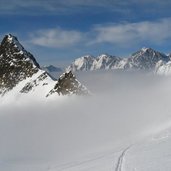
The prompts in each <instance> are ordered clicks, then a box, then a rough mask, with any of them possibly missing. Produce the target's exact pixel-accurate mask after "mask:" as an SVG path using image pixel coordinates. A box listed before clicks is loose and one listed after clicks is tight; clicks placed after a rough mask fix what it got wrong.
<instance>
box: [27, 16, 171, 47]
mask: <svg viewBox="0 0 171 171" xmlns="http://www.w3.org/2000/svg"><path fill="white" fill-rule="evenodd" d="M170 30H171V18H164V19H161V20H157V21H142V22H136V23H128V22H126V23H119V24H115V23H113V24H112V23H111V24H109V25H97V26H93V27H92V28H91V29H90V30H89V31H88V32H81V31H77V30H65V29H62V28H51V29H44V30H40V31H37V32H35V33H32V36H31V40H30V41H31V43H33V44H35V45H40V46H44V47H57V48H65V47H70V46H72V47H74V46H78V45H82V46H92V45H98V44H104V43H109V44H112V45H115V46H118V47H123V46H125V47H129V46H132V45H137V44H138V45H141V44H149V43H153V44H154V45H160V44H161V43H165V42H166V41H168V40H170V39H171V34H170Z"/></svg>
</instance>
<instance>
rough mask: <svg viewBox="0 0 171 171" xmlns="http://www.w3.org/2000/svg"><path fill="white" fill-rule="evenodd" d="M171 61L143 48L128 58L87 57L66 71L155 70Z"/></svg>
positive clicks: (167, 57)
mask: <svg viewBox="0 0 171 171" xmlns="http://www.w3.org/2000/svg"><path fill="white" fill-rule="evenodd" d="M160 61H162V62H163V63H164V64H165V63H167V62H169V61H170V56H169V55H165V54H164V53H161V52H158V51H155V50H153V49H151V48H142V49H140V50H139V51H137V52H135V53H133V54H132V55H131V56H130V57H128V58H121V57H116V56H112V55H108V54H102V55H99V56H97V57H94V56H91V55H86V56H82V57H80V58H77V59H75V61H74V62H72V64H71V65H69V66H68V67H67V68H66V71H70V70H71V71H93V70H153V71H154V70H155V68H156V66H158V65H159V64H158V63H159V62H160Z"/></svg>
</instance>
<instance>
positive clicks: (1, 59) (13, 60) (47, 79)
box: [0, 34, 75, 97]
mask: <svg viewBox="0 0 171 171" xmlns="http://www.w3.org/2000/svg"><path fill="white" fill-rule="evenodd" d="M0 68H1V70H0V83H1V84H0V94H1V95H4V94H6V93H8V94H11V93H13V94H21V93H25V94H26V93H33V94H36V93H39V94H41V95H42V96H44V97H46V95H47V94H48V93H49V91H50V90H52V89H53V88H54V86H55V85H56V84H57V80H55V79H53V78H52V77H51V75H50V74H49V73H48V72H46V71H44V70H42V69H40V66H39V64H38V62H37V61H36V59H35V58H34V56H33V55H32V54H31V53H29V52H27V51H26V50H25V49H24V47H23V46H22V45H21V44H20V43H19V41H18V39H17V38H16V37H15V36H13V35H11V34H9V35H6V36H5V37H4V39H3V40H2V43H1V45H0ZM51 68H52V67H51ZM74 78H75V77H74ZM66 84H70V82H69V81H68V82H67V83H66ZM73 84H74V83H73ZM62 86H63V85H62ZM65 86H66V85H65ZM62 88H63V90H64V89H66V87H62ZM67 92H68V93H69V94H74V93H75V91H74V92H72V90H70V91H67ZM58 94H60V93H58ZM61 94H63V93H61ZM65 94H67V93H65Z"/></svg>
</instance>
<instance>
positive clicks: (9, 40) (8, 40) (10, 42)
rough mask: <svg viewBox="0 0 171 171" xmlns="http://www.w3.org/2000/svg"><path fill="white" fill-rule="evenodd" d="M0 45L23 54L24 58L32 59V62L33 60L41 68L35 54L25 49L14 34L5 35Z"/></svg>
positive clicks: (11, 51) (9, 50)
mask: <svg viewBox="0 0 171 171" xmlns="http://www.w3.org/2000/svg"><path fill="white" fill-rule="evenodd" d="M0 46H1V48H5V50H6V51H8V52H9V53H15V54H20V55H23V56H24V58H27V60H29V59H30V62H32V63H33V64H34V65H35V66H36V67H38V68H40V66H39V64H38V62H37V61H36V59H35V58H34V56H33V55H32V54H31V53H30V52H28V51H26V50H25V49H24V47H23V46H22V45H21V43H20V42H19V41H18V39H17V37H16V36H13V35H12V34H8V35H5V37H4V38H3V40H2V42H1V45H0Z"/></svg>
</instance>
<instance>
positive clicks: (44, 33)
mask: <svg viewBox="0 0 171 171" xmlns="http://www.w3.org/2000/svg"><path fill="white" fill-rule="evenodd" d="M81 39H82V33H81V32H79V31H75V30H62V29H60V28H57V29H46V30H40V31H37V32H35V33H33V34H32V35H31V40H30V41H31V43H32V44H35V45H40V46H45V47H56V48H63V47H68V46H74V45H75V44H77V43H78V42H80V40H81Z"/></svg>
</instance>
